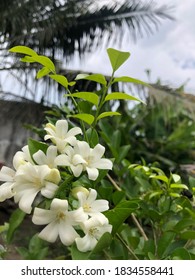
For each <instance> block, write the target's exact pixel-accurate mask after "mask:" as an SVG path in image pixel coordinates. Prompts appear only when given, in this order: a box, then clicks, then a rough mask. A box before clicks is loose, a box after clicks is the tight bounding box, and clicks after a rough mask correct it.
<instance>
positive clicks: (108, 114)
mask: <svg viewBox="0 0 195 280" xmlns="http://www.w3.org/2000/svg"><path fill="white" fill-rule="evenodd" d="M120 115H121V114H120V113H118V112H104V113H101V114H100V115H99V116H98V118H97V120H100V119H103V118H106V117H113V116H120Z"/></svg>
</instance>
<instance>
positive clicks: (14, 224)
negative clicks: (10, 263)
mask: <svg viewBox="0 0 195 280" xmlns="http://www.w3.org/2000/svg"><path fill="white" fill-rule="evenodd" d="M25 215H26V213H24V212H23V211H21V210H20V209H19V208H18V209H16V210H15V211H14V212H13V213H12V215H11V217H10V219H9V228H8V231H7V242H8V243H11V242H12V239H13V236H14V233H15V231H16V229H17V228H18V227H19V226H20V224H21V223H22V221H23V220H24V217H25Z"/></svg>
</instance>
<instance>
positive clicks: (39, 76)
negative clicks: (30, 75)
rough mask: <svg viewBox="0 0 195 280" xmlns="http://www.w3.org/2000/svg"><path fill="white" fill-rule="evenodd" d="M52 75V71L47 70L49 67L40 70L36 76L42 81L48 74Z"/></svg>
mask: <svg viewBox="0 0 195 280" xmlns="http://www.w3.org/2000/svg"><path fill="white" fill-rule="evenodd" d="M49 73H50V70H49V69H48V68H47V67H43V68H42V69H40V70H39V71H38V72H37V75H36V78H37V79H40V78H42V77H44V76H46V75H47V74H49Z"/></svg>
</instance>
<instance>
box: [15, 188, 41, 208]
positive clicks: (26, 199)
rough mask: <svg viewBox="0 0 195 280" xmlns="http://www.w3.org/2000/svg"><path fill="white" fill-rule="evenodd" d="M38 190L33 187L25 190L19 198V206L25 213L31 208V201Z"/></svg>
mask: <svg viewBox="0 0 195 280" xmlns="http://www.w3.org/2000/svg"><path fill="white" fill-rule="evenodd" d="M38 192H39V190H36V189H34V188H33V189H29V190H26V191H25V192H24V193H23V195H22V196H21V198H20V201H19V208H20V209H21V210H22V211H24V212H25V213H27V214H30V213H31V210H32V203H33V201H34V199H35V197H36V195H37V193H38ZM14 199H15V197H14Z"/></svg>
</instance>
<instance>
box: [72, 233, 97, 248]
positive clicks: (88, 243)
mask: <svg viewBox="0 0 195 280" xmlns="http://www.w3.org/2000/svg"><path fill="white" fill-rule="evenodd" d="M75 242H76V245H77V248H78V250H79V251H81V252H87V251H91V250H93V249H94V248H95V246H96V244H97V240H96V239H95V238H94V237H93V236H91V235H89V234H86V235H85V236H84V237H83V238H76V239H75Z"/></svg>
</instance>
